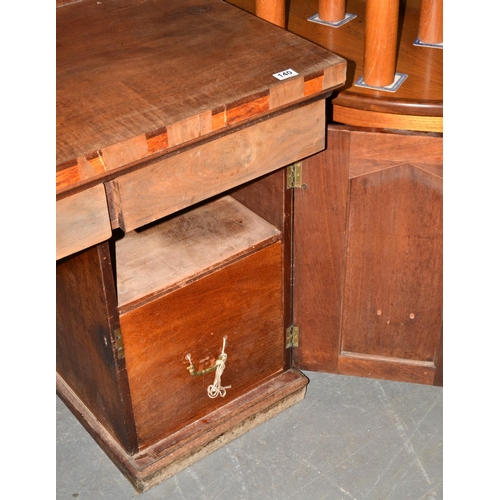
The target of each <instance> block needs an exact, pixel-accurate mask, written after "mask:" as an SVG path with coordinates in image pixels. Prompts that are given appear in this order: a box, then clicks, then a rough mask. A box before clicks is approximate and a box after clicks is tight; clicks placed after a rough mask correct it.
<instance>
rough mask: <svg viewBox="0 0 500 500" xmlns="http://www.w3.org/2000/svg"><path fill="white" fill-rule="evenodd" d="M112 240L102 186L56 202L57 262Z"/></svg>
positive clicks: (106, 203)
mask: <svg viewBox="0 0 500 500" xmlns="http://www.w3.org/2000/svg"><path fill="white" fill-rule="evenodd" d="M110 236H111V222H110V220H109V213H108V202H107V199H106V193H105V190H104V186H103V185H102V184H98V185H97V186H94V187H91V188H90V189H87V190H86V191H85V193H75V194H73V195H72V196H68V197H67V198H63V199H62V200H58V201H57V202H56V259H61V258H63V257H67V256H68V255H71V254H72V253H75V252H77V251H79V250H81V249H83V248H87V247H89V246H91V245H95V244H97V243H101V242H102V241H104V240H107V239H108V238H109V237H110Z"/></svg>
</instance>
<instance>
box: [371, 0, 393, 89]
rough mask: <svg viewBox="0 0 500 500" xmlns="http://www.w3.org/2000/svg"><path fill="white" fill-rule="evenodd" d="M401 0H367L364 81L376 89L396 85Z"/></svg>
mask: <svg viewBox="0 0 500 500" xmlns="http://www.w3.org/2000/svg"><path fill="white" fill-rule="evenodd" d="M398 15H399V0H366V21H365V52H364V63H363V68H364V69H363V81H364V82H365V83H366V84H367V85H371V86H373V87H385V86H387V85H391V84H392V83H393V82H394V76H395V73H396V43H397V38H398Z"/></svg>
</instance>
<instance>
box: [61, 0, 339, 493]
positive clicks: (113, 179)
mask: <svg viewBox="0 0 500 500" xmlns="http://www.w3.org/2000/svg"><path fill="white" fill-rule="evenodd" d="M345 71H346V62H345V60H344V59H342V58H341V57H339V56H337V55H335V54H333V53H332V52H330V51H328V50H326V49H323V48H321V47H318V46H317V45H315V44H313V43H311V42H308V41H306V40H304V39H301V38H300V37H297V36H296V35H293V34H291V33H288V32H286V31H284V30H282V29H280V28H277V27H275V26H273V25H271V24H269V23H266V22H264V21H262V20H260V19H257V18H255V17H254V16H252V15H249V14H247V13H244V12H243V11H241V10H239V9H237V8H236V7H233V6H231V5H228V4H227V3H224V2H222V1H221V0H182V1H180V0H175V1H168V2H157V1H155V0H106V1H103V2H94V1H90V0H82V1H80V2H71V1H69V2H64V1H62V2H58V8H57V169H56V192H57V201H56V217H57V242H56V243H57V244H56V247H57V266H56V267H57V282H56V283H57V356H56V360H57V391H58V394H59V395H60V397H61V398H62V399H63V400H64V401H65V403H66V404H67V405H68V407H69V408H70V409H71V410H72V412H73V413H74V414H75V415H76V416H77V418H78V419H79V420H80V421H81V423H82V424H83V425H84V426H85V427H86V428H87V429H88V431H89V432H90V433H91V435H92V436H93V437H94V439H95V440H96V441H97V442H98V443H99V444H100V446H101V447H102V448H103V449H104V451H105V452H106V453H107V454H108V455H109V457H110V458H111V459H112V460H113V461H114V462H115V463H116V465H117V466H118V467H119V468H120V470H122V472H123V473H124V474H125V475H126V476H127V477H128V478H129V479H130V481H131V482H132V483H133V484H134V486H135V487H136V489H137V490H138V491H144V490H146V489H148V488H150V487H152V486H153V485H155V484H157V483H158V482H160V481H161V480H163V479H165V478H166V477H168V476H170V475H172V474H174V473H175V472H177V471H178V470H180V469H182V468H184V467H186V466H188V465H189V464H191V463H193V462H194V461H195V460H197V459H198V458H200V457H202V456H203V455H204V454H206V453H208V452H210V451H212V450H214V449H216V448H218V447H220V446H222V445H223V444H224V443H226V442H228V441H230V440H231V439H234V438H235V437H237V436H238V435H240V434H241V433H243V432H246V431H247V430H249V429H250V428H251V427H253V426H255V425H257V424H259V423H260V422H263V421H265V420H266V419H268V418H270V417H272V416H273V415H275V414H276V413H277V412H279V411H282V410H283V409H285V408H287V407H288V406H290V405H291V404H294V403H295V402H297V401H299V400H300V399H302V398H303V397H304V394H305V389H306V384H307V379H306V377H305V376H304V375H302V374H301V373H300V372H299V371H298V370H297V369H295V368H294V367H292V355H291V351H292V347H293V345H294V344H296V340H295V342H294V336H293V332H294V330H293V328H292V314H293V310H292V309H293V308H292V305H293V298H292V291H291V285H292V268H293V266H292V259H293V250H292V243H293V227H292V223H293V219H292V217H291V213H292V212H291V211H292V208H293V206H292V202H293V194H292V186H293V184H294V183H293V180H294V179H293V175H294V167H293V165H294V164H295V163H296V162H297V161H299V160H303V159H305V158H307V157H310V156H312V155H314V154H316V153H318V152H319V151H321V150H323V149H324V148H325V138H326V118H325V116H326V110H325V99H326V98H327V97H328V96H329V95H330V94H331V92H332V90H333V89H335V88H336V87H338V86H341V85H342V84H343V83H344V81H345Z"/></svg>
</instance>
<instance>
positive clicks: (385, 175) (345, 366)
mask: <svg viewBox="0 0 500 500" xmlns="http://www.w3.org/2000/svg"><path fill="white" fill-rule="evenodd" d="M230 2H231V3H233V4H235V5H238V6H240V7H241V8H243V9H245V10H247V11H249V12H253V2H252V1H251V0H248V1H247V0H230ZM378 3H379V4H380V5H383V4H384V2H382V3H380V2H378ZM319 4H320V3H319V2H318V1H314V0H291V1H290V3H289V11H288V12H287V19H288V23H287V25H286V29H287V30H289V31H291V32H294V33H296V34H298V35H300V36H302V37H304V38H306V39H309V40H311V41H313V42H315V43H317V44H318V45H321V46H323V47H325V48H328V49H330V50H332V51H334V52H336V53H338V54H339V55H342V56H343V57H345V58H346V60H347V80H346V83H345V85H344V86H343V87H341V88H340V89H338V90H336V91H335V92H334V94H333V96H332V98H331V99H330V100H329V101H328V102H329V107H330V113H329V122H330V125H329V127H328V137H327V150H326V151H325V152H323V153H320V154H319V155H316V156H314V157H311V158H309V159H307V160H305V161H304V162H302V179H301V188H299V189H295V190H294V193H293V206H294V212H293V213H294V228H293V233H294V257H293V260H294V284H295V287H294V295H293V297H294V303H293V321H292V324H294V325H296V328H297V329H298V330H299V331H300V343H299V346H298V347H297V348H295V349H294V352H293V356H294V359H293V363H294V365H295V366H297V367H302V368H304V369H309V370H325V371H331V372H333V373H342V374H348V375H358V376H368V377H377V378H386V379H393V380H402V381H408V382H418V383H425V384H436V385H442V383H443V358H442V356H443V353H442V349H443V347H442V346H443V339H442V176H443V152H442V148H443V143H442V123H443V101H442V96H443V94H442V81H443V80H442V68H443V66H442V61H443V52H442V50H441V49H439V48H437V49H436V48H427V47H421V46H415V45H414V42H415V39H416V38H417V35H418V34H419V29H420V28H421V25H422V23H421V19H422V17H423V18H424V21H423V22H424V24H425V23H428V22H429V17H431V14H430V13H429V12H427V9H428V8H429V3H428V2H427V3H425V2H424V5H422V6H421V4H420V2H419V1H417V0H406V1H401V2H398V4H399V5H398V7H399V17H398V26H397V28H398V29H397V44H396V48H397V53H396V61H395V63H396V71H398V72H402V73H406V74H408V78H407V79H406V80H405V81H404V83H403V84H402V85H401V87H400V88H399V89H398V90H397V92H394V93H392V92H386V91H382V90H374V89H370V88H364V87H358V86H355V85H354V83H355V82H356V81H358V79H359V78H360V77H361V76H362V75H363V74H364V73H365V70H366V69H365V67H364V62H365V60H366V54H365V28H366V14H367V9H368V7H369V6H368V4H367V2H365V1H361V0H348V1H347V10H348V11H349V12H352V13H353V14H356V16H357V17H356V18H355V19H354V20H352V21H350V22H349V23H348V24H346V25H344V26H342V27H339V28H332V27H329V26H323V25H321V24H316V23H311V22H310V21H308V19H309V18H310V17H311V16H313V15H314V14H315V13H317V12H318V7H319ZM380 5H379V6H380ZM439 7H440V2H439V1H436V2H434V3H433V7H432V10H433V11H434V13H433V14H432V16H433V17H434V18H436V17H437V20H438V22H436V21H434V25H435V26H438V27H439V25H440V23H441V22H442V19H441V20H440V19H439V12H440V8H439ZM441 9H442V4H441ZM441 12H442V10H441ZM441 16H442V14H441ZM434 31H436V33H439V31H440V30H439V29H437V28H435V29H434ZM441 32H442V27H441ZM436 37H437V38H435V40H437V39H438V38H439V34H437V35H436Z"/></svg>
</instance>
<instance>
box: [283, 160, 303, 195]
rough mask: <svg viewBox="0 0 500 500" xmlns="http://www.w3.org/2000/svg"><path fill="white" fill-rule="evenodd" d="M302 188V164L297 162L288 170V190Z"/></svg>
mask: <svg viewBox="0 0 500 500" xmlns="http://www.w3.org/2000/svg"><path fill="white" fill-rule="evenodd" d="M300 187H302V162H301V161H296V162H295V163H292V164H291V165H290V166H288V167H287V169H286V188H287V189H292V188H300Z"/></svg>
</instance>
